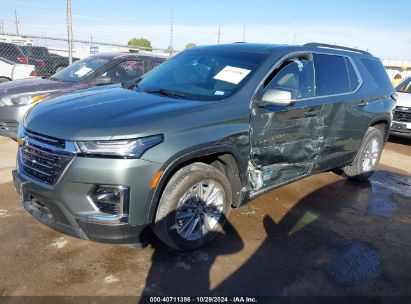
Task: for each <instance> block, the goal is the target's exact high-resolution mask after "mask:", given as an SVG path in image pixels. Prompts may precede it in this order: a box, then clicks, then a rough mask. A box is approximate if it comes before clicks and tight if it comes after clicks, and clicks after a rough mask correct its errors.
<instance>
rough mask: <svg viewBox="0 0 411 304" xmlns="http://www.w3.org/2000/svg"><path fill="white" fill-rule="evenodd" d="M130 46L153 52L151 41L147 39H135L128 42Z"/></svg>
mask: <svg viewBox="0 0 411 304" xmlns="http://www.w3.org/2000/svg"><path fill="white" fill-rule="evenodd" d="M127 45H128V46H135V47H140V48H142V49H143V50H145V51H150V52H151V51H152V50H153V47H152V46H151V41H150V40H148V39H146V38H142V37H141V38H133V39H131V40H129V41H128V44H127Z"/></svg>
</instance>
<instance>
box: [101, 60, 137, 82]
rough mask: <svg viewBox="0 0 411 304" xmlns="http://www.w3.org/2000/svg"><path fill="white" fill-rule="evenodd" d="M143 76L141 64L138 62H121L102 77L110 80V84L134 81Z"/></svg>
mask: <svg viewBox="0 0 411 304" xmlns="http://www.w3.org/2000/svg"><path fill="white" fill-rule="evenodd" d="M143 74H144V65H143V62H141V61H139V60H128V61H122V62H120V63H118V64H116V65H115V66H113V67H111V68H110V69H109V70H107V71H106V72H105V73H104V74H102V76H108V77H110V78H111V82H112V83H120V82H124V81H129V80H133V79H136V78H138V77H140V76H141V75H143Z"/></svg>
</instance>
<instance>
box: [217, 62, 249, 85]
mask: <svg viewBox="0 0 411 304" xmlns="http://www.w3.org/2000/svg"><path fill="white" fill-rule="evenodd" d="M250 72H251V71H250V70H246V69H241V68H236V67H232V66H229V65H227V66H226V67H225V68H224V69H222V70H221V71H220V72H219V73H218V74H217V75H215V76H214V79H217V80H222V81H226V82H230V83H234V84H239V83H240V82H241V80H243V79H244V78H245V76H247V75H248V73H250Z"/></svg>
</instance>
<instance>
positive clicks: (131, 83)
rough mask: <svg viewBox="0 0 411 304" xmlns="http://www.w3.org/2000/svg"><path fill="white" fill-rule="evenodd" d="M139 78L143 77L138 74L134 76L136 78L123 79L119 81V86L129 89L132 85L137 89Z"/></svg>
mask: <svg viewBox="0 0 411 304" xmlns="http://www.w3.org/2000/svg"><path fill="white" fill-rule="evenodd" d="M141 79H143V77H142V76H140V77H138V78H136V79H133V80H129V81H124V82H123V83H121V86H122V87H123V88H125V89H129V90H131V89H133V88H134V87H137V89H139V88H138V85H137V83H139V82H140V80H141ZM139 90H140V89H139Z"/></svg>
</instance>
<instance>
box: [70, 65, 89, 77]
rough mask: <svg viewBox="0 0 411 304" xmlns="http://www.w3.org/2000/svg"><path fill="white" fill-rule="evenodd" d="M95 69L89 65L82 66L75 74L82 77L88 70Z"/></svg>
mask: <svg viewBox="0 0 411 304" xmlns="http://www.w3.org/2000/svg"><path fill="white" fill-rule="evenodd" d="M92 70H93V69H90V68H88V67H82V68H81V69H79V70H78V71H77V72H75V73H74V75H76V76H78V77H82V76H84V75H86V74H87V73H88V72H90V71H92Z"/></svg>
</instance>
